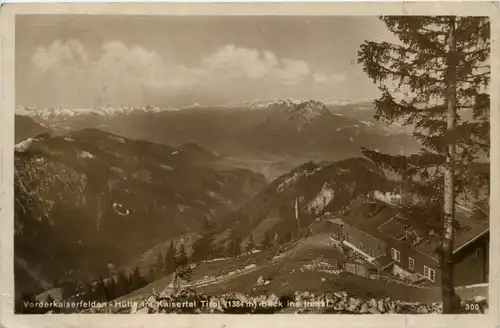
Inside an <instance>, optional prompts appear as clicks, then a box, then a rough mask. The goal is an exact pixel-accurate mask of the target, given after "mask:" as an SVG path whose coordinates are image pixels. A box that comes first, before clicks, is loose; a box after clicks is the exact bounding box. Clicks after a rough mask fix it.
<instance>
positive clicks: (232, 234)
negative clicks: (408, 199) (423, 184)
mask: <svg viewBox="0 0 500 328" xmlns="http://www.w3.org/2000/svg"><path fill="white" fill-rule="evenodd" d="M392 188H394V182H391V181H389V180H388V179H387V178H386V176H385V174H384V172H382V171H381V170H380V169H378V168H377V167H376V166H375V165H374V164H372V163H371V162H369V161H368V160H366V159H363V158H351V159H348V160H342V161H338V162H323V163H319V164H315V163H312V162H310V163H306V164H304V165H302V166H300V167H298V168H296V169H294V170H292V171H291V172H289V173H288V174H285V175H283V176H281V177H280V178H278V179H276V180H275V181H274V182H273V183H272V184H270V185H269V186H268V187H266V189H265V190H263V191H262V192H261V193H260V194H259V195H258V196H256V197H254V198H253V199H252V200H251V201H249V202H247V203H246V204H245V205H244V206H242V207H241V208H239V209H238V210H237V211H235V212H233V213H231V214H230V215H229V216H227V217H226V219H225V221H223V222H222V223H221V225H220V233H219V235H218V236H216V238H215V240H216V242H218V243H221V242H225V241H227V240H231V239H237V240H242V243H243V244H244V243H245V241H246V240H248V238H249V235H250V234H252V235H253V237H254V240H255V241H256V242H257V243H259V241H262V239H263V237H264V234H265V233H267V234H268V236H271V237H273V236H274V235H275V234H278V238H279V239H280V240H281V241H286V239H288V238H290V236H291V235H295V236H296V235H297V231H298V228H299V226H300V228H301V229H302V230H306V229H307V228H308V227H309V225H310V224H311V223H312V222H313V221H314V220H315V219H316V218H317V217H321V216H323V215H325V214H327V213H337V212H339V211H341V210H343V209H344V207H346V206H347V205H348V204H349V203H350V201H351V200H352V199H354V198H356V197H358V196H360V195H364V194H366V193H368V192H372V191H375V190H380V191H384V190H392ZM296 201H297V210H298V216H299V219H300V222H297V220H296V213H295V202H296Z"/></svg>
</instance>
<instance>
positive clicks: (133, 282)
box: [130, 265, 146, 290]
mask: <svg viewBox="0 0 500 328" xmlns="http://www.w3.org/2000/svg"><path fill="white" fill-rule="evenodd" d="M145 284H146V282H145V280H144V278H143V277H142V276H141V273H140V271H139V267H138V266H137V265H136V266H135V268H134V271H132V273H131V274H130V289H131V290H136V289H139V288H141V287H143V286H144V285H145Z"/></svg>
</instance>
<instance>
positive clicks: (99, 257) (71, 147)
mask: <svg viewBox="0 0 500 328" xmlns="http://www.w3.org/2000/svg"><path fill="white" fill-rule="evenodd" d="M37 132H38V131H37ZM214 158H216V155H214V154H212V153H210V152H209V151H206V150H204V149H202V148H201V147H199V146H197V145H193V144H186V145H183V146H180V147H169V146H166V145H160V144H153V143H150V142H146V141H138V140H130V139H126V138H123V137H120V136H117V135H113V134H110V133H107V132H102V131H99V130H93V129H87V130H82V131H75V132H71V133H69V134H67V135H66V136H56V137H51V136H49V135H47V134H44V135H40V136H38V137H31V138H28V139H26V140H24V141H22V142H20V143H18V144H17V145H16V146H15V180H14V181H15V259H16V278H17V277H19V279H16V284H17V287H18V288H36V287H37V286H36V285H34V284H35V282H36V283H38V284H42V285H43V284H45V285H47V284H49V285H50V284H51V283H52V282H54V281H55V280H60V279H69V278H74V279H82V280H85V279H90V278H95V276H96V275H98V274H106V273H107V272H108V271H107V268H108V264H109V263H114V264H116V265H119V264H121V263H125V262H127V261H128V260H129V259H131V258H133V257H135V256H137V255H138V254H140V253H141V252H143V251H145V250H147V249H148V248H150V247H152V246H153V245H155V244H156V243H158V242H160V241H163V240H166V239H169V238H173V237H176V236H179V235H182V234H184V233H187V232H192V231H198V230H203V229H206V227H207V226H210V225H212V224H214V223H215V221H216V220H217V218H219V217H224V216H225V215H227V214H229V213H230V212H231V211H233V210H235V209H237V208H239V206H240V205H242V204H244V203H245V202H246V201H248V200H250V199H251V198H253V197H254V196H255V195H257V193H258V192H259V191H260V190H261V189H263V188H264V187H265V185H266V180H265V179H264V177H263V176H261V175H259V174H256V173H253V172H251V171H249V170H245V169H228V170H215V169H212V168H210V167H207V166H205V164H208V163H210V162H211V161H212V160H214ZM44 282H45V283H44Z"/></svg>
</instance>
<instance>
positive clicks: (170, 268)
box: [164, 241, 175, 275]
mask: <svg viewBox="0 0 500 328" xmlns="http://www.w3.org/2000/svg"><path fill="white" fill-rule="evenodd" d="M174 271H175V247H174V242H172V241H171V242H170V244H169V246H168V248H167V252H166V253H165V261H164V273H165V274H166V275H168V274H171V273H172V272H174Z"/></svg>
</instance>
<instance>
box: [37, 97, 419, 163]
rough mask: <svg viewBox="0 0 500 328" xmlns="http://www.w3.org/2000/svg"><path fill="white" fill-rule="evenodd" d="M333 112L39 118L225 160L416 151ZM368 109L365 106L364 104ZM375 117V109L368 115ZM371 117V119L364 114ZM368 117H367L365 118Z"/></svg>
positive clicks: (258, 109) (198, 111)
mask: <svg viewBox="0 0 500 328" xmlns="http://www.w3.org/2000/svg"><path fill="white" fill-rule="evenodd" d="M349 106H352V107H353V110H352V113H353V115H352V117H351V116H349V115H346V114H347V111H344V112H335V111H331V110H330V108H328V107H327V106H326V105H325V104H324V103H323V102H320V101H315V100H305V101H303V100H292V99H278V100H273V101H255V102H248V103H240V104H231V105H220V106H203V105H196V104H195V105H193V106H188V107H186V108H182V109H179V110H177V111H173V110H159V111H143V110H136V111H128V112H126V113H124V114H116V115H110V116H103V115H73V116H64V117H62V116H61V115H59V116H48V117H41V116H40V117H37V119H40V120H42V119H43V120H44V122H45V123H46V124H47V125H48V126H58V127H61V129H63V131H67V130H74V129H82V128H88V127H94V128H99V129H103V130H106V131H109V132H112V133H116V134H119V135H123V136H126V137H129V138H134V139H142V140H148V141H152V142H156V143H163V144H170V145H181V144H185V143H196V144H197V145H199V146H201V147H203V148H205V149H210V150H212V151H216V152H217V153H219V154H221V155H224V156H231V157H244V156H245V157H254V158H260V159H264V158H272V159H273V160H282V159H283V158H286V157H294V158H297V157H301V158H309V159H314V160H339V159H345V158H349V157H352V156H359V155H360V147H367V148H372V149H378V150H380V151H382V152H385V153H400V152H401V151H402V149H403V148H404V149H405V152H406V153H411V152H415V151H416V150H417V149H418V148H419V145H418V144H417V143H416V141H415V140H414V139H413V138H412V137H411V136H409V135H408V134H405V133H403V131H399V129H392V130H391V129H388V128H387V127H386V126H385V125H383V124H382V123H380V122H377V121H375V120H373V119H371V120H369V121H368V120H366V119H359V117H357V116H356V115H355V113H354V112H355V109H356V108H355V106H356V105H351V104H349ZM363 106H364V105H363ZM367 112H368V113H370V114H369V115H373V111H372V110H370V111H368V110H367ZM365 116H366V115H365ZM363 117H364V116H363Z"/></svg>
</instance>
